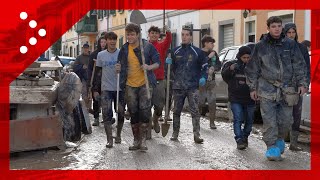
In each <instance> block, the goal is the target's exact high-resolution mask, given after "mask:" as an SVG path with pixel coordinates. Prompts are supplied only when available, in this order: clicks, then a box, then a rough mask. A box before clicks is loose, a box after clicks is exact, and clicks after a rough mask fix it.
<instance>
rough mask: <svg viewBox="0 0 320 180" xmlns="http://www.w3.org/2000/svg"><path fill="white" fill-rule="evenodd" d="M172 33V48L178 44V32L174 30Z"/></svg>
mask: <svg viewBox="0 0 320 180" xmlns="http://www.w3.org/2000/svg"><path fill="white" fill-rule="evenodd" d="M171 35H172V41H171V49H173V48H175V47H176V44H177V33H175V32H173V33H171Z"/></svg>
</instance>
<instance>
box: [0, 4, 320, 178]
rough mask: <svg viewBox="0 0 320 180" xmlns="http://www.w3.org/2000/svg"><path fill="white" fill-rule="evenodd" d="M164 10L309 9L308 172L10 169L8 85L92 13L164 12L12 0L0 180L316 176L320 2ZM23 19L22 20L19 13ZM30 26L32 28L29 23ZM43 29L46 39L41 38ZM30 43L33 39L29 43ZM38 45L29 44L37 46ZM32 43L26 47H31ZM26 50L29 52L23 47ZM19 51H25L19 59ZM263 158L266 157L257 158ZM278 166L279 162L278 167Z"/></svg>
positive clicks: (4, 20)
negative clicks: (91, 11)
mask: <svg viewBox="0 0 320 180" xmlns="http://www.w3.org/2000/svg"><path fill="white" fill-rule="evenodd" d="M165 1H166V2H165V4H166V7H165V8H166V9H261V10H263V9H279V10H281V9H312V21H311V22H312V28H311V29H312V41H311V42H312V94H313V96H312V131H311V134H312V140H311V141H312V143H311V151H312V159H311V170H310V171H308V170H307V171H281V170H279V171H258V170H250V171H220V170H219V171H215V170H206V171H192V170H191V171H156V170H152V171H140V170H139V171H113V170H107V171H52V170H48V171H29V170H28V171H25V170H9V84H10V82H11V81H12V80H13V79H15V78H16V76H17V75H18V74H20V73H21V72H22V71H23V70H24V69H25V68H26V67H27V66H28V65H29V64H31V63H32V62H33V61H34V60H36V59H37V58H38V57H39V56H40V54H42V53H43V52H44V51H45V50H47V49H48V48H49V47H50V46H51V45H52V44H53V43H55V41H57V40H58V39H59V38H60V37H61V36H62V35H63V34H64V33H65V32H66V31H67V30H68V29H70V28H71V27H72V26H73V25H74V24H75V23H76V22H77V21H79V19H80V18H81V17H83V16H84V15H85V13H87V12H88V11H89V10H92V9H163V3H162V1H161V2H159V1H150V0H126V1H125V0H112V1H108V0H42V1H40V0H33V1H29V0H10V1H3V2H2V3H1V11H0V13H1V19H0V26H1V30H0V39H1V41H0V92H1V93H0V133H1V135H0V144H1V145H0V171H1V172H0V179H2V178H3V179H13V178H14V179H67V178H77V179H78V178H79V179H94V178H99V179H102V178H117V179H129V178H130V179H142V178H149V179H151V178H152V179H163V178H167V179H173V178H175V179H177V178H178V179H214V178H217V179H218V178H219V179H256V178H263V179H274V178H276V179H278V178H279V179H280V178H281V179H298V178H299V179H300V178H305V179H310V178H311V177H314V176H318V175H319V173H320V171H319V170H320V168H319V164H320V160H319V157H320V156H319V152H320V147H319V145H320V143H319V141H320V137H319V132H320V124H319V120H318V119H319V118H320V117H319V116H320V115H319V113H316V111H317V109H318V107H319V104H317V102H319V101H320V95H319V94H318V92H319V86H320V85H319V84H320V73H319V68H320V65H319V66H318V63H319V58H320V3H319V2H318V1H311V0H304V1H291V0H282V1H279V0H268V1H248V0H236V1H231V0H215V1H213V0H189V1H186V0H184V1H180V0H165ZM21 12H26V13H27V15H28V16H27V18H26V19H21V18H20V13H21ZM31 20H34V21H35V22H36V26H35V27H34V24H32V23H31V24H32V25H31V26H32V27H34V28H31V27H30V21H31ZM40 29H44V30H45V31H46V34H45V35H44V36H40V35H39V33H38V32H39V30H40ZM30 38H32V40H30ZM34 38H35V39H36V44H35V45H31V44H34V43H35V40H34ZM29 41H30V42H29ZM22 46H25V47H26V48H27V50H26V48H22ZM20 50H22V51H24V52H25V54H22V53H21V52H20ZM261 158H264V156H263V155H261ZM280 163H281V162H280Z"/></svg>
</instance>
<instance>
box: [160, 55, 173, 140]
mask: <svg viewBox="0 0 320 180" xmlns="http://www.w3.org/2000/svg"><path fill="white" fill-rule="evenodd" d="M168 58H171V54H170V53H169V54H168ZM170 67H171V64H168V68H167V94H166V109H165V117H164V123H162V124H161V134H162V136H163V137H165V136H166V135H167V134H168V131H169V128H170V124H168V119H169V118H170V117H169V90H170Z"/></svg>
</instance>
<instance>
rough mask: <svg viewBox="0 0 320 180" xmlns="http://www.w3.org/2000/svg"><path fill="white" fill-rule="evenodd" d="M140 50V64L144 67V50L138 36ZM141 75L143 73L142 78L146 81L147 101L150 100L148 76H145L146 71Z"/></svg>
mask: <svg viewBox="0 0 320 180" xmlns="http://www.w3.org/2000/svg"><path fill="white" fill-rule="evenodd" d="M140 50H141V58H142V64H143V65H145V64H146V58H145V57H144V48H143V43H142V37H141V34H140ZM143 73H144V78H145V80H146V89H147V97H148V99H150V98H151V95H150V91H149V89H150V88H149V79H148V75H147V70H145V69H144V70H143Z"/></svg>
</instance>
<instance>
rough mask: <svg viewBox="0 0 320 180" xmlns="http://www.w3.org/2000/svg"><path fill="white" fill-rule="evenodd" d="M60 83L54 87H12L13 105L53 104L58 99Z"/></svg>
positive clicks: (11, 100) (56, 83) (11, 101)
mask: <svg viewBox="0 0 320 180" xmlns="http://www.w3.org/2000/svg"><path fill="white" fill-rule="evenodd" d="M58 84H59V83H58V82H55V84H54V85H53V86H10V103H12V104H53V103H54V102H55V101H56V99H57V88H58Z"/></svg>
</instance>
